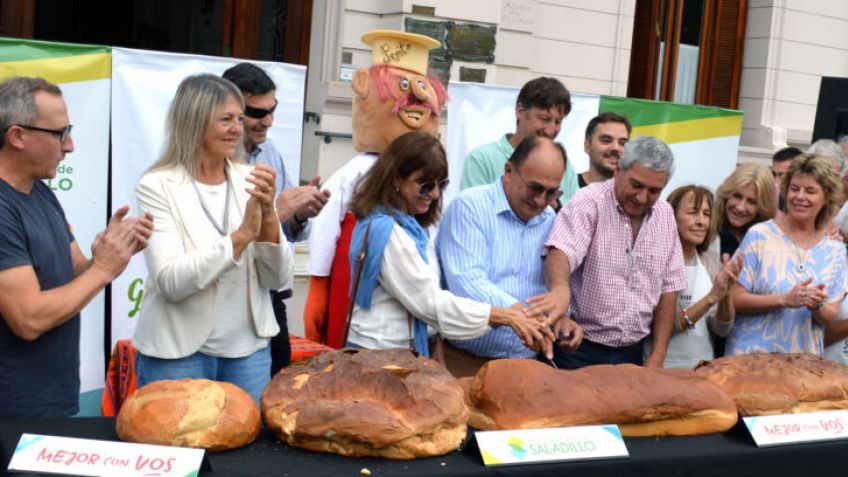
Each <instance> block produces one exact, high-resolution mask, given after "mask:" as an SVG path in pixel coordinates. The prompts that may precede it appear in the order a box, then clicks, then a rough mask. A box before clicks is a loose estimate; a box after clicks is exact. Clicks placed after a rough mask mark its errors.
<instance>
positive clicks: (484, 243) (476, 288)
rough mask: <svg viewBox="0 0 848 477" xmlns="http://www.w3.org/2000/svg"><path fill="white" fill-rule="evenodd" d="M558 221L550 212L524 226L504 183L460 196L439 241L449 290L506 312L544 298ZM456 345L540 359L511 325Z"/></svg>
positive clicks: (449, 211)
mask: <svg viewBox="0 0 848 477" xmlns="http://www.w3.org/2000/svg"><path fill="white" fill-rule="evenodd" d="M554 217H555V214H554V211H553V210H552V209H551V208H550V207H549V208H547V209H545V211H544V212H542V213H541V214H539V215H537V216H536V217H533V218H532V219H530V220H529V221H528V222H527V223H526V224H525V223H524V222H522V221H521V219H519V218H518V217H517V216H516V215H515V213H514V212H513V211H512V208H510V206H509V203H508V202H507V200H506V195H505V194H504V189H503V183H502V181H501V180H497V181H495V182H493V183H491V184H489V185H484V186H479V187H472V188H470V189H466V190H463V191H462V192H460V193H459V195H458V196H457V197H456V198H455V199H454V200H453V202H451V204H450V206H449V207H448V208H447V210H446V211H445V215H444V218H443V219H442V223H441V225H440V227H439V235H438V236H437V238H436V247H437V250H438V252H439V258H440V260H441V265H442V274H443V277H444V279H445V282H446V284H447V287H448V290H450V292H451V293H453V294H455V295H459V296H462V297H467V298H472V299H474V300H477V301H481V302H484V303H489V304H491V305H492V306H501V307H508V306H511V305H513V304H515V303H518V302H524V301H525V300H526V299H527V298H529V297H531V296H534V295H538V294H540V293H545V292H546V291H547V288H545V284H544V279H543V271H544V270H543V262H542V257H541V252H542V244H543V243H544V242H545V238H546V237H547V236H548V232H549V231H550V228H551V224H553V221H554ZM451 344H453V345H454V346H456V347H457V348H460V349H463V350H465V351H468V352H469V353H472V354H474V355H477V356H482V357H487V358H527V357H531V356H534V355H535V354H536V353H535V352H533V351H532V350H530V349H529V348H527V347H525V346H524V345H523V344H522V343H521V339H520V338H519V337H518V336H517V335H516V334H515V332H514V331H513V330H512V328H510V327H509V326H498V327H495V328H494V329H493V330H492V331H490V332H489V333H487V334H486V335H484V336H482V337H480V338H475V339H471V340H463V341H451Z"/></svg>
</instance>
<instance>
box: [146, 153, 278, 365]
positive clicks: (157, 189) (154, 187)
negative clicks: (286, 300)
mask: <svg viewBox="0 0 848 477" xmlns="http://www.w3.org/2000/svg"><path fill="white" fill-rule="evenodd" d="M228 164H229V174H230V178H231V180H232V185H233V187H232V189H233V193H234V196H235V204H234V205H236V206H237V207H238V208H239V210H241V211H242V213H244V207H245V204H246V203H247V199H248V198H249V197H250V196H249V195H248V193H247V192H246V191H245V189H246V188H248V187H251V184H250V183H249V182H247V181H246V178H247V176H248V174H249V172H250V171H251V169H252V167H251V166H248V165H246V164H239V163H233V162H229V161H228ZM135 192H136V197H137V199H138V204H139V208H140V209H141V212H142V213H144V212H151V213H152V214H153V234H152V235H151V237H150V241H149V243H148V245H147V248H146V249H145V250H144V259H145V261H146V262H147V270H148V277H147V280H146V281H145V283H144V299H143V300H142V303H141V309H140V312H139V322H138V326H137V327H136V329H135V335H134V336H133V345H134V346H135V347H136V348H137V349H138V350H139V351H140V352H141V353H142V354H144V355H147V356H152V357H156V358H164V359H176V358H183V357H186V356H188V355H190V354H192V353H195V352H196V351H197V350H198V349H200V347H201V346H202V345H203V343H204V342H205V341H206V339H207V338H208V337H209V334H210V333H211V332H212V328H213V326H214V324H215V323H214V319H215V310H214V306H215V303H216V297H217V280H218V277H219V276H220V275H221V274H222V273H223V272H225V271H226V270H228V269H230V268H232V267H233V266H235V265H236V262H235V261H234V259H233V244H232V239H231V238H230V236H225V237H221V236H218V235H217V234H215V235H214V236H211V235H208V234H202V233H200V232H199V231H203V230H207V227H203V226H201V225H205V224H203V222H204V221H207V220H208V219H207V217H206V215H205V214H204V212H203V209H202V208H201V206H200V202H199V200H198V198H197V193H196V192H195V190H194V187H193V186H192V183H191V178H190V176H189V175H188V173H187V171H186V170H185V168H183V167H182V166H178V167H173V168H169V169H160V170H156V171H151V172H148V173H146V174H145V175H144V176H143V177H142V178H141V180H140V181H139V183H138V185H137V186H136V189H135ZM241 260H247V268H248V297H249V308H250V310H249V312H250V314H251V319H252V321H253V325H254V328H255V329H254V331H255V332H256V335H257V336H259V337H261V338H269V337H272V336H275V335H276V334H277V333H279V331H280V328H279V326H278V325H277V321H276V319H275V318H274V310H273V308H272V306H271V299H270V297H269V295H268V290H269V289H273V290H277V289H279V288H281V287H282V286H283V285H284V284H285V283H286V282H287V281H288V280H289V279H290V278H291V277H292V273H293V262H294V261H293V258H292V254H291V249H290V248H289V245H288V242H287V241H286V240H285V237H283V235H282V233H280V243H276V244H273V243H257V242H252V243H251V244H250V245H248V247H247V249H246V250H245V251H244V252H243V253H242V256H241Z"/></svg>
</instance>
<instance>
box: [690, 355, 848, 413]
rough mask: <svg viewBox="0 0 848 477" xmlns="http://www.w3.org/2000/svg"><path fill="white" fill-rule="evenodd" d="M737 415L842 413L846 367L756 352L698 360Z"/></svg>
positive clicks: (847, 388)
mask: <svg viewBox="0 0 848 477" xmlns="http://www.w3.org/2000/svg"><path fill="white" fill-rule="evenodd" d="M695 372H696V373H698V374H700V375H703V376H706V377H708V378H710V379H712V380H713V381H715V382H716V383H717V384H718V385H719V386H721V387H722V388H723V389H724V390H725V391H726V392H727V393H728V394H730V396H731V397H733V400H734V401H736V407H737V408H739V413H740V414H742V415H743V416H764V415H769V414H789V413H799V412H812V411H822V410H827V409H848V366H845V365H844V364H840V363H837V362H835V361H830V360H827V359H824V358H821V357H819V356H816V355H814V354H808V353H794V354H781V353H756V354H743V355H738V356H725V357H723V358H718V359H714V360H712V361H704V362H701V363H700V364H698V366H696V367H695Z"/></svg>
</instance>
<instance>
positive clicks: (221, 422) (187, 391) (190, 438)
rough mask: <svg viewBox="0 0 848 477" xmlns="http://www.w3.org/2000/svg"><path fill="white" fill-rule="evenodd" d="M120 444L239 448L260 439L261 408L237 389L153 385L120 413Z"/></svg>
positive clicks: (190, 383)
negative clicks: (122, 441) (138, 443)
mask: <svg viewBox="0 0 848 477" xmlns="http://www.w3.org/2000/svg"><path fill="white" fill-rule="evenodd" d="M116 425H117V431H118V437H120V438H121V440H124V441H130V442H142V443H145V444H160V445H169V446H180V447H195V448H202V449H206V450H208V451H210V452H217V451H222V450H227V449H235V448H238V447H243V446H246V445H248V444H250V443H251V442H253V440H254V439H256V436H257V434H259V408H258V407H257V406H256V402H255V401H254V400H253V398H251V397H250V396H249V395H248V394H247V393H246V392H244V391H243V390H242V389H241V388H239V387H238V386H235V385H233V384H230V383H224V382H217V381H209V380H207V379H183V380H181V381H170V380H163V381H155V382H152V383H150V384H148V385H146V386H144V387H142V388H140V389H139V390H138V391H136V393H135V394H133V395H132V396H131V397H130V398H129V399H127V400H126V401H125V402H124V404H123V406H121V410H120V412H119V413H118V419H117V424H116Z"/></svg>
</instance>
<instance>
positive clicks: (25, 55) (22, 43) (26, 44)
mask: <svg viewBox="0 0 848 477" xmlns="http://www.w3.org/2000/svg"><path fill="white" fill-rule="evenodd" d="M111 52H112V49H111V48H110V47H108V46H100V45H80V44H73V43H54V42H52V41H38V40H21V39H19V38H0V63H3V62H7V61H28V60H39V59H47V58H62V57H67V56H77V55H92V54H96V53H111Z"/></svg>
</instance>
